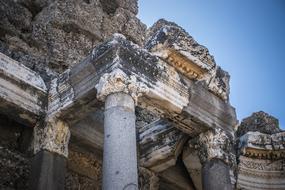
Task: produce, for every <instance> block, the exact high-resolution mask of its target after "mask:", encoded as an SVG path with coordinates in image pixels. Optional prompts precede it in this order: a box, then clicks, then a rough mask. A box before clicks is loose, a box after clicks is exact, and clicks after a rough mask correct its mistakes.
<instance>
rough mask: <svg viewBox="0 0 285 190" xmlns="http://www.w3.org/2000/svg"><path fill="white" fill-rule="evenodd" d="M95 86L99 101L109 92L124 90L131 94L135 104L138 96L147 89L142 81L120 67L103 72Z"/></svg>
mask: <svg viewBox="0 0 285 190" xmlns="http://www.w3.org/2000/svg"><path fill="white" fill-rule="evenodd" d="M95 87H96V89H97V98H98V99H99V100H101V101H104V100H105V98H106V97H107V96H108V95H109V94H112V93H116V92H124V93H127V94H129V95H130V96H132V98H133V99H134V102H135V104H137V100H138V97H139V96H141V95H142V94H144V93H147V92H148V91H149V89H148V87H147V86H146V85H145V84H143V83H142V82H138V81H137V78H136V77H135V76H133V75H131V76H128V75H127V74H126V73H125V72H124V71H122V70H121V69H115V70H114V71H112V72H111V73H106V74H104V75H103V76H102V77H101V78H100V80H99V83H98V84H97V85H96V86H95Z"/></svg>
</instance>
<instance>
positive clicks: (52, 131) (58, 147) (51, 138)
mask: <svg viewBox="0 0 285 190" xmlns="http://www.w3.org/2000/svg"><path fill="white" fill-rule="evenodd" d="M69 138H70V131H69V126H68V124H67V123H66V122H64V121H62V120H58V119H55V118H53V119H49V120H48V121H46V122H45V123H44V124H43V125H40V124H38V125H37V126H36V127H35V128H34V141H33V148H34V154H37V153H38V152H40V151H42V150H46V151H49V152H53V153H57V154H59V155H62V156H64V157H66V158H67V157H68V143H69Z"/></svg>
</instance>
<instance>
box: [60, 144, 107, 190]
mask: <svg viewBox="0 0 285 190" xmlns="http://www.w3.org/2000/svg"><path fill="white" fill-rule="evenodd" d="M69 148H70V149H69V156H68V160H67V173H66V179H65V189H68V190H73V189H74V190H77V189H86V190H94V189H95V190H97V189H98V190H99V189H102V160H101V158H98V157H97V155H96V153H95V154H93V153H92V152H88V151H82V148H81V147H80V145H79V144H77V143H76V144H74V143H72V144H71V145H70V147H69Z"/></svg>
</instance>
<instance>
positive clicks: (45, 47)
mask: <svg viewBox="0 0 285 190" xmlns="http://www.w3.org/2000/svg"><path fill="white" fill-rule="evenodd" d="M137 12H138V5H137V1H136V0H115V1H114V0H46V1H43V0H16V1H11V0H1V1H0V18H1V19H0V52H2V53H4V54H6V55H8V56H9V57H11V58H13V59H15V60H17V61H19V62H20V63H23V64H24V65H26V66H28V67H29V68H32V69H33V70H36V71H38V72H39V73H40V74H41V75H42V77H43V78H44V80H45V81H48V80H49V79H50V78H51V77H52V76H54V75H56V73H58V72H61V71H63V70H65V69H66V68H68V67H70V66H72V65H75V64H76V63H78V62H79V61H81V60H82V59H83V58H84V57H86V56H87V54H88V53H90V51H91V50H92V48H94V46H96V45H97V44H98V43H99V42H102V41H103V40H106V39H107V38H109V37H110V36H111V35H112V34H113V33H116V32H119V33H122V34H124V35H125V36H126V37H127V38H128V39H129V40H131V41H134V42H135V43H137V44H142V43H143V40H144V36H145V31H146V26H145V25H144V24H143V23H141V22H140V20H139V19H138V18H136V14H137Z"/></svg>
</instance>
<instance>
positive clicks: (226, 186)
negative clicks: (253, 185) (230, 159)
mask: <svg viewBox="0 0 285 190" xmlns="http://www.w3.org/2000/svg"><path fill="white" fill-rule="evenodd" d="M202 186H203V190H232V189H233V187H232V184H231V179H230V167H229V166H228V165H227V164H226V163H224V162H223V161H222V160H220V159H215V158H213V159H211V160H209V161H207V162H205V163H204V164H203V167H202Z"/></svg>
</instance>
